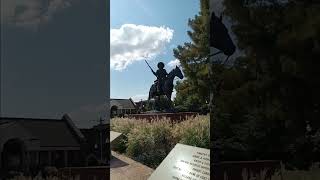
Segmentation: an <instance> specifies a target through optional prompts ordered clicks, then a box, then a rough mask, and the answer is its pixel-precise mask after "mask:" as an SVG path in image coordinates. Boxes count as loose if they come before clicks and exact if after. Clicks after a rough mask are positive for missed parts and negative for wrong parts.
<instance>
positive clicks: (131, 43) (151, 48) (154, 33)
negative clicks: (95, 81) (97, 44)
mask: <svg viewBox="0 0 320 180" xmlns="http://www.w3.org/2000/svg"><path fill="white" fill-rule="evenodd" d="M173 32H174V31H173V30H172V29H170V28H168V27H155V26H144V25H135V24H123V25H122V26H121V27H120V28H119V29H111V31H110V66H111V68H112V69H114V70H118V71H121V70H124V69H125V68H126V67H127V66H128V65H130V64H132V63H133V62H135V61H141V60H144V59H145V58H154V57H155V56H157V55H159V54H160V53H161V52H162V51H163V50H164V48H165V46H166V44H168V43H169V42H170V41H171V39H172V37H173Z"/></svg>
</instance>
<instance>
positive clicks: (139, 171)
mask: <svg viewBox="0 0 320 180" xmlns="http://www.w3.org/2000/svg"><path fill="white" fill-rule="evenodd" d="M111 154H112V156H113V157H112V159H111V161H110V178H111V179H112V180H147V179H148V178H149V176H150V175H151V174H152V172H153V171H154V170H153V169H151V168H149V167H147V166H145V165H143V164H141V163H139V162H136V161H134V160H132V159H130V158H128V157H126V156H124V155H121V154H118V153H116V152H114V151H111Z"/></svg>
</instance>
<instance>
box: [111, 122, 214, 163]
mask: <svg viewBox="0 0 320 180" xmlns="http://www.w3.org/2000/svg"><path fill="white" fill-rule="evenodd" d="M111 130H113V131H117V132H121V133H123V134H124V135H125V138H123V139H122V141H120V143H118V145H117V146H116V147H115V150H116V151H118V152H121V153H125V154H126V155H127V156H129V157H131V158H132V159H134V160H136V161H139V162H141V163H143V164H145V165H147V166H149V167H152V168H156V167H157V166H158V165H159V164H160V163H161V162H162V160H163V159H164V158H165V157H166V156H167V155H168V153H169V152H170V151H171V149H172V148H173V147H174V146H175V145H176V144H177V143H182V144H187V145H191V146H197V147H202V148H207V149H209V144H210V126H209V117H208V116H196V117H192V118H188V119H187V120H185V121H183V122H180V123H175V124H172V123H171V122H170V120H169V119H165V118H163V119H161V120H160V121H159V120H154V121H144V120H137V119H131V118H114V119H112V120H111Z"/></svg>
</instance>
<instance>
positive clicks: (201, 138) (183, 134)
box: [173, 116, 210, 149]
mask: <svg viewBox="0 0 320 180" xmlns="http://www.w3.org/2000/svg"><path fill="white" fill-rule="evenodd" d="M173 135H174V138H175V139H176V141H177V142H180V143H182V144H187V145H190V146H197V147H202V148H207V149H210V123H209V117H208V116H197V117H195V118H193V119H190V120H187V121H183V122H181V123H179V124H177V125H176V126H175V128H174V132H173Z"/></svg>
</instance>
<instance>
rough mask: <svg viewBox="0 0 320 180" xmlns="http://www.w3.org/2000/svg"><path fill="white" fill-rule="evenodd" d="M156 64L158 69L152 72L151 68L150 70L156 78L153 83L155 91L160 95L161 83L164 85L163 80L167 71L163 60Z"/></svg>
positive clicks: (161, 91) (162, 92)
mask: <svg viewBox="0 0 320 180" xmlns="http://www.w3.org/2000/svg"><path fill="white" fill-rule="evenodd" d="M157 66H158V70H157V71H156V72H154V71H153V70H152V69H151V71H152V73H153V74H154V75H155V76H156V77H157V80H156V81H155V84H156V87H157V92H158V93H159V94H161V95H162V94H164V91H163V85H164V82H165V80H166V79H167V76H168V73H167V71H166V70H165V69H164V63H163V62H159V63H158V65H157Z"/></svg>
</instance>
